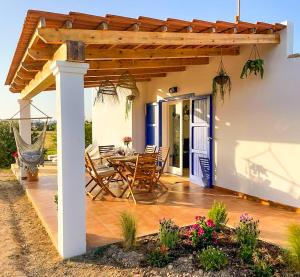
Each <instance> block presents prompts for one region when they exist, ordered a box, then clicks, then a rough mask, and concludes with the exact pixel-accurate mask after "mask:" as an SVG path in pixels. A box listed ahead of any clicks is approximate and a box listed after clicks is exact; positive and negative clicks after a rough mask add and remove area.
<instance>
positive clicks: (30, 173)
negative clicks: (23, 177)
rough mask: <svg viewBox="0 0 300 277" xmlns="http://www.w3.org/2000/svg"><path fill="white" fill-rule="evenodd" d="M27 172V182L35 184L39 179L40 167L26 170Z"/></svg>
mask: <svg viewBox="0 0 300 277" xmlns="http://www.w3.org/2000/svg"><path fill="white" fill-rule="evenodd" d="M26 172H27V181H28V182H35V181H38V179H39V169H38V167H34V168H26Z"/></svg>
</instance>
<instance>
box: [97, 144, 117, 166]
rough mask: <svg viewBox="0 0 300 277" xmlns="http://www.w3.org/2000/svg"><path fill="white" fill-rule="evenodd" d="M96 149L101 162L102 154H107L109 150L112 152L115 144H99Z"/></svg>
mask: <svg viewBox="0 0 300 277" xmlns="http://www.w3.org/2000/svg"><path fill="white" fill-rule="evenodd" d="M98 149H99V154H100V159H101V163H103V160H104V157H103V156H104V154H107V153H109V152H113V151H114V150H115V146H114V145H99V146H98Z"/></svg>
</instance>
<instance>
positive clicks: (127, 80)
mask: <svg viewBox="0 0 300 277" xmlns="http://www.w3.org/2000/svg"><path fill="white" fill-rule="evenodd" d="M117 87H120V88H125V89H129V90H130V91H131V95H134V96H138V95H139V89H138V88H137V86H136V80H135V78H134V77H133V76H132V75H131V74H130V72H129V71H126V72H124V73H123V74H122V75H121V76H120V79H119V81H118V84H117Z"/></svg>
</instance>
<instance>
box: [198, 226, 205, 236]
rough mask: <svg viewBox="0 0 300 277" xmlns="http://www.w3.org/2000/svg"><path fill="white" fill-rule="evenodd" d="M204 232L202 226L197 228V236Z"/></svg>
mask: <svg viewBox="0 0 300 277" xmlns="http://www.w3.org/2000/svg"><path fill="white" fill-rule="evenodd" d="M203 234H204V230H203V228H201V227H200V228H199V229H198V236H202V235H203Z"/></svg>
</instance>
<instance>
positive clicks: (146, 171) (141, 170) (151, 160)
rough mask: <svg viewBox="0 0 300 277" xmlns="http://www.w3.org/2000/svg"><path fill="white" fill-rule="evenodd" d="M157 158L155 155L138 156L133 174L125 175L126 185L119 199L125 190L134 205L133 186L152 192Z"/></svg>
mask: <svg viewBox="0 0 300 277" xmlns="http://www.w3.org/2000/svg"><path fill="white" fill-rule="evenodd" d="M157 157H158V154H157V153H145V154H139V155H138V157H137V160H136V164H135V170H134V173H133V174H128V175H127V180H128V184H127V187H126V188H125V190H124V191H123V193H122V195H121V197H122V196H123V195H124V193H125V192H126V191H127V190H129V194H128V198H129V197H130V195H131V196H132V199H133V202H134V204H136V199H135V196H134V192H133V189H134V187H135V186H143V187H145V188H148V190H149V191H151V190H152V187H153V182H154V179H155V172H156V165H157Z"/></svg>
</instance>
